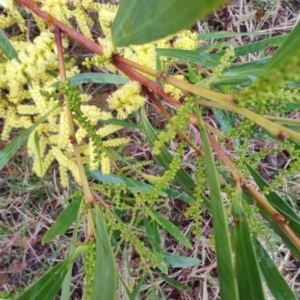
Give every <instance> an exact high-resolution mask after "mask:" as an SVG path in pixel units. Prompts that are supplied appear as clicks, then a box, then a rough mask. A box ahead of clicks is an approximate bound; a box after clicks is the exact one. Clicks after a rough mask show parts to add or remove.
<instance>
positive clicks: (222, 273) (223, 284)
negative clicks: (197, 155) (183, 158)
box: [196, 108, 239, 300]
mask: <svg viewBox="0 0 300 300" xmlns="http://www.w3.org/2000/svg"><path fill="white" fill-rule="evenodd" d="M196 112H197V116H198V120H199V125H200V132H201V137H202V141H203V145H204V152H205V159H206V166H207V172H208V183H209V187H210V200H211V210H212V215H213V229H214V239H215V243H216V256H217V263H218V275H219V281H220V292H221V298H222V300H235V299H236V300H237V299H239V296H238V290H237V281H236V276H235V271H234V267H233V262H232V257H233V255H232V254H233V253H232V250H231V245H230V241H229V234H228V224H227V220H226V217H225V212H224V207H223V202H222V196H221V191H220V184H219V180H218V173H217V170H216V167H215V163H214V159H213V154H212V151H211V148H210V144H209V140H208V136H207V133H206V129H205V125H204V123H203V120H202V118H201V116H200V112H199V109H198V108H196Z"/></svg>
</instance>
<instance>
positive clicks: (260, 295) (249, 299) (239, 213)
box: [232, 188, 265, 300]
mask: <svg viewBox="0 0 300 300" xmlns="http://www.w3.org/2000/svg"><path fill="white" fill-rule="evenodd" d="M241 200H242V190H241V188H238V189H237V190H236V193H235V199H234V202H233V204H232V215H233V217H234V223H235V226H234V227H233V230H232V245H233V250H234V252H235V269H236V277H237V281H238V288H239V295H240V299H243V300H257V299H261V300H263V299H265V295H264V291H263V286H262V280H261V277H260V273H259V268H258V263H257V258H256V255H255V251H254V247H253V244H252V237H251V232H250V229H249V225H248V221H247V216H246V214H245V212H244V210H243V208H242V206H241Z"/></svg>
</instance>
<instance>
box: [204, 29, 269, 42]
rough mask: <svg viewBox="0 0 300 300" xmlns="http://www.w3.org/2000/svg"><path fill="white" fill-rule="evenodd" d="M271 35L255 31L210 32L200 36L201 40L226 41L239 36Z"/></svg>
mask: <svg viewBox="0 0 300 300" xmlns="http://www.w3.org/2000/svg"><path fill="white" fill-rule="evenodd" d="M267 34H270V31H269V32H266V31H262V32H259V31H255V32H228V31H216V32H208V33H201V34H199V39H200V40H207V39H224V38H228V37H237V36H250V35H252V36H253V35H254V36H256V35H267Z"/></svg>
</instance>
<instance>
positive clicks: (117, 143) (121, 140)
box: [103, 138, 130, 147]
mask: <svg viewBox="0 0 300 300" xmlns="http://www.w3.org/2000/svg"><path fill="white" fill-rule="evenodd" d="M129 142H130V139H128V138H117V139H113V140H108V141H104V142H103V146H105V147H118V146H121V145H125V144H128V143H129Z"/></svg>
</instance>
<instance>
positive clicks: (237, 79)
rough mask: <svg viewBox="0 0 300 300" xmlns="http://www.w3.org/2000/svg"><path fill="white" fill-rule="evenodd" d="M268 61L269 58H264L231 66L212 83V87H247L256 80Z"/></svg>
mask: <svg viewBox="0 0 300 300" xmlns="http://www.w3.org/2000/svg"><path fill="white" fill-rule="evenodd" d="M269 60H270V57H264V58H262V59H259V60H257V61H252V62H249V63H245V64H239V65H235V66H232V67H230V68H228V69H227V70H226V71H225V72H224V73H223V74H222V78H220V79H218V80H216V81H215V82H213V85H215V86H218V85H221V84H240V85H243V86H248V85H249V84H251V83H252V82H254V81H255V80H256V79H257V77H258V76H259V75H260V73H261V71H262V70H263V68H264V67H265V65H266V64H267V62H268V61H269Z"/></svg>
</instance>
